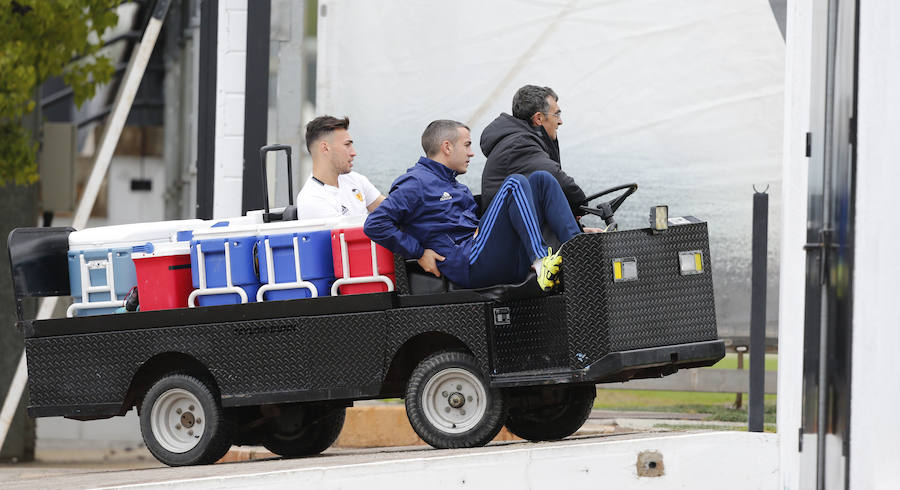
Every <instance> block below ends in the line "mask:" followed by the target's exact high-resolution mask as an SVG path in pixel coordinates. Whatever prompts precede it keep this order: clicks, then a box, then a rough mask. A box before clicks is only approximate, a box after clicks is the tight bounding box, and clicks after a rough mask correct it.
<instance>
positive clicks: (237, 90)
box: [213, 0, 247, 218]
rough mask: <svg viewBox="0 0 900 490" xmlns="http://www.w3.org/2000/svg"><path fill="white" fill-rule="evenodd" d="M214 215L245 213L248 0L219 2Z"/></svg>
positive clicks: (219, 216)
mask: <svg viewBox="0 0 900 490" xmlns="http://www.w3.org/2000/svg"><path fill="white" fill-rule="evenodd" d="M218 27H219V29H218V46H217V48H216V56H217V60H216V141H215V159H216V169H215V186H214V197H213V218H224V217H228V216H240V215H241V196H242V195H243V191H242V182H243V178H244V98H245V97H244V92H245V90H246V87H245V81H246V66H247V0H221V1H220V2H219V26H218Z"/></svg>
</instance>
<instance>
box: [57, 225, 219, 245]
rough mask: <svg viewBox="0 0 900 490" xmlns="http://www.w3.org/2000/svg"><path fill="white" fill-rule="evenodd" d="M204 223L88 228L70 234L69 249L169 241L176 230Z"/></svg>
mask: <svg viewBox="0 0 900 490" xmlns="http://www.w3.org/2000/svg"><path fill="white" fill-rule="evenodd" d="M203 223H204V222H203V220H199V219H185V220H173V221H157V222H152V223H132V224H127V225H113V226H100V227H97V228H87V229H85V230H81V231H73V232H72V233H71V234H69V250H88V249H92V248H121V247H132V246H134V245H143V244H144V243H147V242H163V241H168V240H169V237H170V236H171V235H172V234H173V233H175V232H176V231H179V230H185V229H191V228H196V227H199V226H202V225H203Z"/></svg>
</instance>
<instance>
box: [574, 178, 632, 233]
mask: <svg viewBox="0 0 900 490" xmlns="http://www.w3.org/2000/svg"><path fill="white" fill-rule="evenodd" d="M637 188H638V185H637V184H633V183H632V184H624V185H618V186H616V187H610V188H609V189H606V190H602V191H600V192H598V193H596V194H591V195H590V196H588V197H586V198H584V201H581V202H580V203H578V209H580V210H581V211H584V212H585V213H587V214H593V215H595V216H599V217H600V218H602V219H603V221H604V222H606V230H607V231H615V230H616V228H617V227H618V224H617V223H616V219H615V218H614V217H613V214H614V213H615V212H616V210H617V209H619V206H621V205H622V203H623V202H625V199H627V198H628V196H630V195H632V194H634V191H636V190H637ZM622 189H628V190H626V191H625V192H624V193H623V194H622V195H620V196H618V197H616V198H615V199H611V200H609V201H604V202H601V203H599V204H597V205H596V206H594V207H591V206H588V204H589V203H590V202H591V201H593V200H594V199H597V198H598V197H600V196H605V195H607V194H610V193H613V192H616V191H621V190H622Z"/></svg>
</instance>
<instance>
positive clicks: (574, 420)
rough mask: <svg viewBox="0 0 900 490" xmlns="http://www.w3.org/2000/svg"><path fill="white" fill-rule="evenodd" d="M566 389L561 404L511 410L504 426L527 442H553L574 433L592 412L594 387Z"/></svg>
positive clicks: (595, 391)
mask: <svg viewBox="0 0 900 490" xmlns="http://www.w3.org/2000/svg"><path fill="white" fill-rule="evenodd" d="M565 391H566V393H565V394H564V397H563V399H564V401H563V402H562V403H558V404H554V405H546V406H542V407H530V408H527V409H518V410H512V411H510V413H509V415H508V416H507V418H506V428H507V429H509V431H510V432H512V433H513V434H515V435H517V436H519V437H521V438H522V439H527V440H529V441H555V440H558V439H562V438H564V437H568V436H570V435H572V434H574V433H575V431H577V430H578V429H580V428H581V426H582V425H584V422H585V421H586V420H587V419H588V417H589V416H590V415H591V409H592V408H593V407H594V397H596V395H597V389H596V388H595V387H594V386H593V385H589V386H584V385H582V386H571V387H568V388H566V389H565Z"/></svg>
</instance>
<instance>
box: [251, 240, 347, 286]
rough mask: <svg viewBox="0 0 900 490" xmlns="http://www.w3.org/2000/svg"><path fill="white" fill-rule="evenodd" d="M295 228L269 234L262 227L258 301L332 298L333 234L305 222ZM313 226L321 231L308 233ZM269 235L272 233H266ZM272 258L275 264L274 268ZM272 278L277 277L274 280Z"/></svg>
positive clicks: (258, 249)
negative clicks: (330, 295)
mask: <svg viewBox="0 0 900 490" xmlns="http://www.w3.org/2000/svg"><path fill="white" fill-rule="evenodd" d="M293 224H294V227H295V228H299V229H297V230H296V231H291V230H289V229H284V230H278V229H276V230H266V229H263V227H262V226H261V227H260V228H261V229H260V232H261V234H260V236H259V241H258V242H257V245H256V249H257V257H258V259H259V279H260V282H262V283H263V286H262V288H261V289H260V291H259V293H258V298H257V299H258V301H263V300H282V299H300V298H309V297H316V296H328V295H329V294H331V283H333V282H334V267H333V266H332V262H333V261H332V258H331V232H330V230H328V229H324V230H323V229H321V228H322V227H323V226H324V224H322V225H309V224H307V225H303V222H294V223H293ZM298 225H300V226H299V227H298ZM311 226H312V227H317V228H319V230H318V231H311V230H308V228H309V227H311ZM302 228H307V229H306V230H304V229H302ZM266 231H268V232H269V233H265V232H266ZM295 240H296V247H297V251H296V253H295V249H294V246H295ZM267 241H268V245H267V243H266V242H267ZM269 257H271V261H272V264H271V267H270V266H269ZM298 259H299V260H298ZM298 269H299V271H300V277H299V278H298V277H297V270H298ZM270 274H272V275H274V280H272V279H273V278H272V277H271V276H270ZM310 286H312V287H310Z"/></svg>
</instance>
